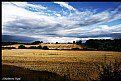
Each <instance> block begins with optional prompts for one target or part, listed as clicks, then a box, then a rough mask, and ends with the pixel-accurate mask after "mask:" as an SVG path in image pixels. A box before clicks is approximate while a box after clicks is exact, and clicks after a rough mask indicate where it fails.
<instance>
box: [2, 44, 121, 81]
mask: <svg viewBox="0 0 121 81" xmlns="http://www.w3.org/2000/svg"><path fill="white" fill-rule="evenodd" d="M46 45H47V44H46ZM49 45H50V46H49ZM57 45H58V46H55V47H59V44H57ZM70 45H71V44H70ZM15 46H16V47H17V45H15ZM47 46H48V47H49V48H52V46H53V45H51V44H48V45H47ZM75 46H78V45H75ZM60 47H62V45H61V46H60ZM64 47H66V48H67V46H65V45H64ZM68 47H71V46H68ZM105 57H106V61H107V63H110V62H111V63H114V61H115V59H116V60H118V61H120V59H121V52H112V51H77V50H41V49H11V50H7V49H5V50H2V64H5V65H13V66H18V67H23V68H28V69H30V70H36V71H49V72H54V73H57V74H59V75H61V76H64V77H66V78H69V79H71V80H78V81H87V80H88V81H91V80H97V78H98V73H99V70H98V68H97V66H96V65H95V64H100V63H103V62H104V59H105Z"/></svg>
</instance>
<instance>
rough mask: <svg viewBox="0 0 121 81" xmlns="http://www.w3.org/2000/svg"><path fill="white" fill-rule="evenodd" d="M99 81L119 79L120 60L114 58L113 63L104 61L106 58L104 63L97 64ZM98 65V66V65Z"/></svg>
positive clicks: (120, 72) (120, 77)
mask: <svg viewBox="0 0 121 81" xmlns="http://www.w3.org/2000/svg"><path fill="white" fill-rule="evenodd" d="M96 66H98V70H99V71H100V73H99V80H100V81H120V80H121V70H120V66H121V61H117V60H115V62H114V63H111V62H110V63H109V64H107V63H106V59H105V62H104V63H101V64H97V65H96ZM99 66H100V67H99Z"/></svg>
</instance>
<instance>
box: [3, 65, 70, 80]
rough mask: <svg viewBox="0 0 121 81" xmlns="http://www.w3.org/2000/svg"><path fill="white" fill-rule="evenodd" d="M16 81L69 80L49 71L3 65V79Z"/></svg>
mask: <svg viewBox="0 0 121 81" xmlns="http://www.w3.org/2000/svg"><path fill="white" fill-rule="evenodd" d="M13 79H14V81H69V80H68V79H66V78H64V77H62V76H60V75H58V74H56V73H52V72H49V71H35V70H29V69H25V68H21V67H17V66H11V65H2V80H13Z"/></svg>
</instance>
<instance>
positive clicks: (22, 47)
mask: <svg viewBox="0 0 121 81" xmlns="http://www.w3.org/2000/svg"><path fill="white" fill-rule="evenodd" d="M18 49H44V50H48V49H49V48H48V47H47V46H43V47H42V46H40V45H39V46H37V47H36V46H30V47H25V46H24V45H20V46H18Z"/></svg>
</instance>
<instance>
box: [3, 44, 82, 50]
mask: <svg viewBox="0 0 121 81" xmlns="http://www.w3.org/2000/svg"><path fill="white" fill-rule="evenodd" d="M20 45H21V44H14V45H6V46H3V47H15V48H18V46H20ZM39 45H40V46H42V47H43V46H47V47H48V48H49V49H72V48H80V49H82V47H81V46H80V45H76V44H44V43H43V44H38V45H25V47H30V46H36V47H37V46H39Z"/></svg>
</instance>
